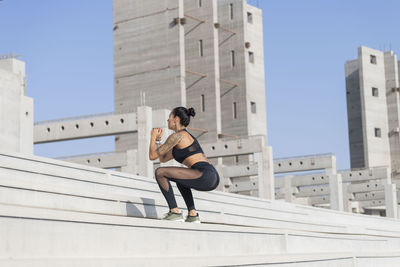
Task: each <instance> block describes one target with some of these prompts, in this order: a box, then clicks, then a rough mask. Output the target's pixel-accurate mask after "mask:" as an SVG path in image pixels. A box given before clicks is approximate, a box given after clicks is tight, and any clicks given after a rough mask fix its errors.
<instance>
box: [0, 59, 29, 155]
mask: <svg viewBox="0 0 400 267" xmlns="http://www.w3.org/2000/svg"><path fill="white" fill-rule="evenodd" d="M25 79H26V76H25V63H24V62H23V61H20V60H17V59H15V58H8V59H1V60H0V144H1V145H0V149H1V150H2V151H8V152H20V153H26V154H33V99H32V98H29V97H26V96H25Z"/></svg>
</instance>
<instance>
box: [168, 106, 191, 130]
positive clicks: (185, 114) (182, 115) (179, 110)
mask: <svg viewBox="0 0 400 267" xmlns="http://www.w3.org/2000/svg"><path fill="white" fill-rule="evenodd" d="M172 114H173V115H174V117H176V116H178V117H179V120H180V122H181V124H182V125H183V126H185V127H186V126H188V125H189V123H190V116H192V117H194V116H195V115H196V112H195V111H194V108H189V109H187V108H185V107H176V108H174V109H173V110H172Z"/></svg>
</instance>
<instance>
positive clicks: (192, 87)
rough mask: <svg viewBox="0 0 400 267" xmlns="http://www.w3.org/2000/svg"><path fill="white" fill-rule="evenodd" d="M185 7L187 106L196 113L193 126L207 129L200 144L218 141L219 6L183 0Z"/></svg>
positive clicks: (211, 3)
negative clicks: (217, 27)
mask: <svg viewBox="0 0 400 267" xmlns="http://www.w3.org/2000/svg"><path fill="white" fill-rule="evenodd" d="M184 5H185V18H186V24H185V27H184V28H185V60H186V62H185V67H186V71H187V72H186V94H187V95H186V97H187V107H193V108H194V109H195V110H196V116H195V117H194V118H192V121H191V123H190V126H191V127H194V128H200V129H207V130H208V132H207V134H204V135H202V136H201V137H200V138H199V141H200V142H204V141H205V142H215V141H216V140H217V134H219V133H221V114H220V111H221V107H220V83H219V79H220V75H219V53H218V29H216V28H215V27H214V23H216V22H217V20H218V14H217V5H216V2H215V1H202V4H201V6H200V5H199V2H198V1H184ZM200 43H201V44H200ZM195 73H198V74H201V75H205V76H199V75H196V74H195ZM202 95H204V109H203V104H202ZM192 134H193V135H195V136H196V135H198V134H199V133H196V132H192Z"/></svg>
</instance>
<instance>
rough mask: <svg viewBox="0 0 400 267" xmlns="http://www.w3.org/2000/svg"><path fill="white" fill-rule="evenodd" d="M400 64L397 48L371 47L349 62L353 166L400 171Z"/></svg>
mask: <svg viewBox="0 0 400 267" xmlns="http://www.w3.org/2000/svg"><path fill="white" fill-rule="evenodd" d="M399 64H400V63H399V62H398V61H397V56H396V55H395V54H394V53H393V51H389V52H381V51H378V50H375V49H371V48H367V47H360V48H359V49H358V59H354V60H351V61H348V62H346V64H345V72H346V95H347V114H348V125H349V142H350V158H351V168H371V167H378V166H389V167H390V168H391V171H392V175H393V176H398V174H399V172H400V139H399V119H400V112H399V109H400V98H399Z"/></svg>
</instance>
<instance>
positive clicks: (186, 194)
mask: <svg viewBox="0 0 400 267" xmlns="http://www.w3.org/2000/svg"><path fill="white" fill-rule="evenodd" d="M176 185H177V186H178V189H179V191H180V192H181V195H182V197H183V199H184V200H185V203H186V207H187V209H188V211H189V213H190V211H192V214H191V215H193V213H194V214H195V209H196V208H195V207H194V200H193V194H192V190H191V189H190V188H189V187H186V186H184V185H182V184H180V183H176Z"/></svg>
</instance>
